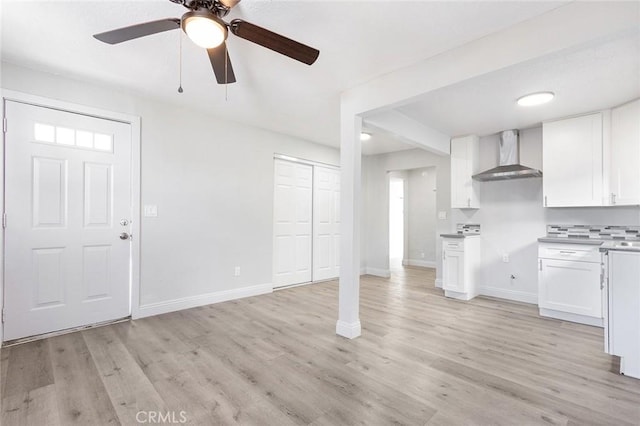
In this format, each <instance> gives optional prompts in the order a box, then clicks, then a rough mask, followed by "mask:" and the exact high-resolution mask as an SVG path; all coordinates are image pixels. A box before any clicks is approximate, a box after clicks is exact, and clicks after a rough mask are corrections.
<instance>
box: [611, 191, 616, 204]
mask: <svg viewBox="0 0 640 426" xmlns="http://www.w3.org/2000/svg"><path fill="white" fill-rule="evenodd" d="M615 203H616V194H614V193H613V192H612V193H611V204H612V205H613V204H615Z"/></svg>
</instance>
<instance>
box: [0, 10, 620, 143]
mask: <svg viewBox="0 0 640 426" xmlns="http://www.w3.org/2000/svg"><path fill="white" fill-rule="evenodd" d="M563 3H566V2H542V1H529V2H527V1H516V2H502V1H500V2H487V1H482V2H478V1H471V2H450V1H442V2H434V1H408V2H405V1H349V2H346V1H326V0H320V1H304V0H303V1H294V0H288V1H287V0H281V1H267V0H261V1H251V0H243V1H242V2H241V3H240V4H239V5H238V6H237V7H236V8H235V9H234V10H233V11H232V13H231V14H230V15H229V16H228V17H227V18H226V19H227V20H231V19H233V18H242V19H245V20H247V21H249V22H252V23H255V24H257V25H260V26H264V27H266V28H269V29H271V30H273V31H275V32H278V33H281V34H283V35H286V36H288V37H291V38H294V39H297V40H299V41H301V42H303V43H305V44H309V45H311V46H313V47H316V48H318V49H319V50H320V52H321V53H320V57H319V59H318V61H317V62H316V64H314V65H313V66H311V67H307V66H306V65H303V64H300V63H298V62H296V61H293V60H291V59H288V58H286V57H283V56H280V55H278V54H276V53H274V52H272V51H270V50H267V49H264V48H261V47H259V46H256V45H253V44H251V43H249V42H247V41H245V40H241V39H238V38H236V37H234V36H233V35H230V37H229V41H228V46H229V50H230V56H231V60H232V61H233V66H234V70H235V74H236V77H237V80H238V82H237V83H236V84H233V85H229V87H228V100H225V88H224V86H219V85H217V84H215V80H214V77H213V74H212V71H211V66H210V64H209V61H208V58H207V55H206V53H205V51H204V50H202V49H199V48H197V47H196V46H195V45H193V44H192V43H191V42H190V41H189V40H188V39H185V40H184V53H183V55H184V71H183V83H182V86H183V87H184V93H183V94H178V93H177V92H176V88H177V85H178V35H179V34H180V32H179V31H173V32H169V33H163V34H157V35H154V36H150V37H146V38H142V39H138V40H133V41H130V42H127V43H123V44H120V45H115V46H110V45H106V44H102V43H100V42H98V41H96V40H94V39H93V38H92V37H91V35H92V34H94V33H98V32H102V31H106V30H110V29H114V28H118V27H122V26H127V25H131V24H135V23H139V22H145V21H150V20H155V19H161V18H166V17H179V16H181V14H182V13H184V12H185V11H186V9H184V8H183V7H182V6H180V5H177V4H174V3H171V2H170V1H169V0H154V1H140V0H137V1H125V2H115V1H95V2H88V1H56V0H49V1H43V2H33V1H24V0H21V1H17V0H2V51H1V54H2V60H4V61H8V62H12V63H15V64H18V65H22V66H26V67H30V68H35V69H40V70H44V71H49V72H54V73H61V74H64V75H67V76H70V77H73V78H78V79H83V80H89V81H95V82H98V83H103V84H108V85H112V86H115V87H117V88H118V89H120V90H126V91H132V92H135V93H139V94H141V95H143V96H148V97H153V98H156V99H161V100H163V101H166V102H171V103H175V104H178V105H184V106H189V107H192V108H197V109H200V110H204V111H208V112H210V113H212V114H215V115H217V116H220V117H222V118H226V119H230V120H234V121H239V122H243V123H247V124H252V125H255V126H258V127H262V128H266V129H270V130H274V131H278V132H282V133H287V134H290V135H294V136H298V137H301V138H304V139H308V140H312V141H315V142H319V143H323V144H328V145H333V146H338V145H339V94H340V93H341V92H342V91H344V90H345V89H347V88H350V87H353V86H355V85H358V84H361V83H364V82H367V81H370V80H371V79H373V78H375V77H376V76H380V75H383V74H386V73H389V72H392V71H394V70H397V69H400V68H403V67H406V66H409V65H411V64H414V63H417V62H419V61H421V60H424V59H426V58H429V57H431V56H433V55H436V54H438V53H441V52H444V51H446V50H449V49H452V48H454V47H457V46H460V45H462V44H465V43H467V42H469V41H472V40H474V39H477V38H480V37H483V36H484V35H487V34H490V33H493V32H496V31H499V30H501V29H504V28H507V27H509V26H512V25H514V24H516V23H518V22H521V21H524V20H527V19H530V18H532V17H535V16H538V15H540V14H543V13H545V12H546V11H549V10H551V9H554V8H556V7H559V6H560V5H562V4H563ZM628 48H629V46H627V49H628ZM621 49H624V46H623V47H621ZM579 60H580V58H578V59H577V61H579ZM561 62H562V61H560V62H559V63H560V64H561ZM587 62H588V61H587ZM596 62H598V61H596ZM600 62H601V61H600ZM620 66H621V67H623V66H624V64H621V65H620ZM559 71H562V69H559ZM583 71H586V70H583ZM547 74H549V73H547ZM516 75H517V74H512V75H511V76H510V80H509V84H508V87H507V88H505V89H504V90H502V91H500V92H499V94H500V96H502V97H508V96H511V95H510V94H509V93H511V92H516V91H518V92H519V90H517V89H519V88H522V89H523V90H525V91H526V89H528V86H527V85H520V86H519V83H518V80H516V81H513V80H514V79H513V77H514V76H516ZM549 78H553V74H549ZM582 80H583V81H587V82H588V81H592V80H589V79H588V78H584V79H582ZM520 81H523V80H520ZM532 81H533V79H532V78H530V79H529V80H528V82H529V83H528V84H529V85H531V86H534V84H533V82H532ZM492 82H493V83H496V81H494V80H487V81H486V85H490V83H492ZM502 82H503V80H502V79H498V81H497V83H500V84H501V83H502ZM474 87H475V86H473V85H471V86H470V87H466V86H465V85H462V86H461V87H455V88H452V89H451V90H454V92H452V93H455V94H456V96H451V97H449V96H448V95H447V94H446V92H439V94H438V93H436V94H434V95H432V97H427V98H424V99H423V100H422V101H421V103H420V104H418V105H412V106H405V107H404V108H403V109H402V110H403V111H404V112H405V113H406V114H407V115H410V116H414V117H416V118H419V119H420V120H424V122H425V123H428V124H429V125H433V126H434V127H437V128H441V129H447V132H448V133H450V132H453V133H454V134H456V133H460V132H462V130H464V131H465V132H466V130H467V129H470V128H471V127H473V126H475V125H478V126H480V125H482V126H480V127H479V128H480V129H482V131H485V129H486V130H489V129H494V128H496V127H504V126H505V123H504V122H503V121H501V122H500V123H499V125H498V124H493V125H489V124H487V123H486V121H487V120H488V119H487V117H488V116H483V115H479V116H478V118H475V119H474V118H473V117H474V116H475V114H486V112H485V111H484V110H483V109H484V107H483V106H482V108H481V110H480V111H476V112H474V111H473V107H472V106H473V105H475V106H476V107H478V106H480V105H484V104H483V102H484V101H485V100H486V99H487V96H488V95H487V92H486V88H485V87H484V86H481V87H480V88H478V89H474ZM567 87H568V86H567ZM507 89H508V90H507ZM445 90H446V89H445ZM477 90H480V93H477ZM509 91H511V92H509ZM469 94H471V95H472V96H475V98H474V101H473V102H471V104H472V105H471V106H468V105H467V108H466V109H464V111H463V112H464V113H462V110H460V109H459V107H460V105H461V104H464V102H463V101H461V100H460V99H462V98H464V96H467V95H469ZM518 94H520V93H518ZM501 102H502V101H501ZM494 105H496V107H495V108H493V109H496V110H498V109H499V105H501V103H496V104H494ZM447 108H448V109H447ZM480 117H484V118H482V119H481V118H480ZM456 123H457V124H456ZM465 126H466V127H465ZM507 127H513V126H507ZM473 131H474V132H480V130H475V129H474V130H473ZM496 131H497V130H496ZM463 133H464V132H463ZM376 136H377V137H376ZM402 148H408V146H406V145H404V144H403V143H401V142H399V141H398V140H397V139H396V138H394V137H391V136H388V135H387V136H385V135H383V134H381V135H379V136H378V135H374V138H373V140H372V141H371V143H370V144H369V147H365V153H378V152H388V151H393V150H397V149H402Z"/></svg>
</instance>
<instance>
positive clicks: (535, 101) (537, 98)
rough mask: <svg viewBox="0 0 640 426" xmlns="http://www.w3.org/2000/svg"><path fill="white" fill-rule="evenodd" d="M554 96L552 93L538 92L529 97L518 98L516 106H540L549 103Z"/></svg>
mask: <svg viewBox="0 0 640 426" xmlns="http://www.w3.org/2000/svg"><path fill="white" fill-rule="evenodd" d="M554 96H555V95H554V94H553V92H538V93H531V94H530V95H525V96H522V97H520V98H518V105H520V106H536V105H542V104H546V103H547V102H549V101H550V100H551V99H553V97H554Z"/></svg>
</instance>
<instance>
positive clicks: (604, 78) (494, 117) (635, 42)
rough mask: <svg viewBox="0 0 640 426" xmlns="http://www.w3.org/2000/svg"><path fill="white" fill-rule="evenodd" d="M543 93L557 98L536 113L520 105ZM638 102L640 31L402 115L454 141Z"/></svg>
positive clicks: (458, 87)
mask: <svg viewBox="0 0 640 426" xmlns="http://www.w3.org/2000/svg"><path fill="white" fill-rule="evenodd" d="M639 19H640V17H639ZM539 91H552V92H554V93H555V95H556V97H555V98H554V99H553V101H552V102H550V103H548V104H545V105H541V106H536V107H520V106H518V105H517V104H516V100H517V99H518V98H519V97H520V96H522V95H526V94H528V93H533V92H539ZM638 97H640V31H639V30H638V29H635V30H631V31H627V32H623V33H620V34H616V35H614V36H610V37H608V38H607V39H605V40H599V41H596V42H594V43H591V44H589V45H588V46H580V47H577V48H574V49H571V50H568V51H564V52H561V53H557V54H553V55H549V56H546V57H543V58H540V59H538V60H535V61H530V62H525V63H521V64H518V65H516V66H513V67H510V68H507V69H503V70H500V71H497V72H493V73H490V74H487V75H483V76H480V77H477V78H474V79H471V80H468V81H465V82H462V83H458V84H455V85H453V86H448V87H445V88H443V89H440V90H436V91H433V92H430V93H428V94H426V95H424V96H422V97H421V98H420V100H419V101H417V102H413V103H411V104H408V105H405V106H402V107H399V108H398V109H397V110H398V111H400V112H401V113H403V114H405V115H406V116H408V117H410V118H412V119H414V120H416V121H418V122H420V123H422V124H424V125H427V126H429V127H431V128H433V129H436V130H438V131H440V132H442V133H444V134H447V135H450V136H462V135H467V134H472V133H473V134H478V135H481V136H482V135H488V134H493V133H497V132H499V131H502V130H506V129H523V128H528V127H533V126H536V125H539V124H540V123H541V122H543V121H545V120H550V119H555V118H560V117H566V116H570V115H575V114H581V113H585V112H592V111H596V110H599V109H605V108H610V107H613V106H617V105H620V104H622V103H625V102H627V101H629V100H632V99H636V98H638Z"/></svg>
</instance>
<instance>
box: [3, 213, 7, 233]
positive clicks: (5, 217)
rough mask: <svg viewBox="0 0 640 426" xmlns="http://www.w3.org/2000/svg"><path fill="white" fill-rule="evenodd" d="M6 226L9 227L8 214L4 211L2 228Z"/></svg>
mask: <svg viewBox="0 0 640 426" xmlns="http://www.w3.org/2000/svg"><path fill="white" fill-rule="evenodd" d="M6 227H7V214H6V213H2V229H5V228H6Z"/></svg>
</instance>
